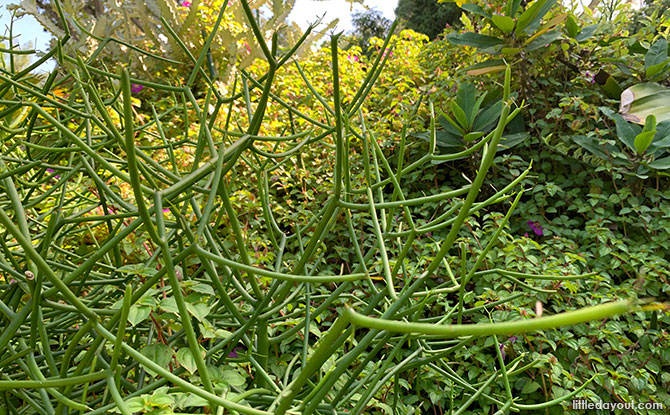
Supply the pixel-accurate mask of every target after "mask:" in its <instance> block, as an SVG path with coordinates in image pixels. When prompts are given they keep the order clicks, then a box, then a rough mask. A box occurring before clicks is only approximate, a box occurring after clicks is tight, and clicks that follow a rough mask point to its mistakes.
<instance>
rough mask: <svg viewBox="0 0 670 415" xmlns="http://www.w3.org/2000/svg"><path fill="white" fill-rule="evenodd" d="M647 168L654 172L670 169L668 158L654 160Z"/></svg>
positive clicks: (669, 157) (669, 159)
mask: <svg viewBox="0 0 670 415" xmlns="http://www.w3.org/2000/svg"><path fill="white" fill-rule="evenodd" d="M647 167H650V168H652V169H654V170H667V169H670V156H668V157H663V158H660V159H658V160H654V161H652V162H651V163H649V164H647Z"/></svg>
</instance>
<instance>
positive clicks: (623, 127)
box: [600, 107, 641, 151]
mask: <svg viewBox="0 0 670 415" xmlns="http://www.w3.org/2000/svg"><path fill="white" fill-rule="evenodd" d="M600 109H601V110H602V112H604V113H605V115H607V116H608V117H609V118H611V119H612V120H614V122H615V123H616V133H617V136H618V137H619V140H621V141H622V142H623V143H624V144H625V145H626V146H627V147H628V148H629V149H631V150H632V151H636V149H635V137H636V136H637V135H638V134H640V132H641V128H640V127H638V126H637V125H635V124H630V123H628V122H627V121H626V120H625V119H624V118H623V117H622V116H621V115H619V114H617V113H615V112H614V111H612V110H611V109H609V108H606V107H601V108H600Z"/></svg>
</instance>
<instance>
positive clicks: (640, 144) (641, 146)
mask: <svg viewBox="0 0 670 415" xmlns="http://www.w3.org/2000/svg"><path fill="white" fill-rule="evenodd" d="M652 117H653V115H652ZM654 135H656V130H654V131H645V132H643V133H640V134H638V135H636V136H635V151H637V154H639V155H642V154H644V152H645V151H647V147H649V144H651V142H652V140H653V139H654Z"/></svg>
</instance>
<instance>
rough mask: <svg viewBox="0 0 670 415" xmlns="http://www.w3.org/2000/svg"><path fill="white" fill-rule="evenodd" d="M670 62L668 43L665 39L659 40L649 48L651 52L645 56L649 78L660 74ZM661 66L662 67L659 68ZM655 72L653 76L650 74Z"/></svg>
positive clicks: (645, 65)
mask: <svg viewBox="0 0 670 415" xmlns="http://www.w3.org/2000/svg"><path fill="white" fill-rule="evenodd" d="M667 62H668V41H667V40H665V38H662V37H661V38H659V39H658V40H657V41H656V42H654V44H653V45H651V46H650V47H649V51H647V54H646V55H645V56H644V67H645V69H646V75H647V78H650V77H651V76H653V75H655V74H656V73H658V72H660V70H661V69H662V68H663V67H664V66H665V65H666V64H667ZM659 66H660V67H659ZM650 72H653V74H650Z"/></svg>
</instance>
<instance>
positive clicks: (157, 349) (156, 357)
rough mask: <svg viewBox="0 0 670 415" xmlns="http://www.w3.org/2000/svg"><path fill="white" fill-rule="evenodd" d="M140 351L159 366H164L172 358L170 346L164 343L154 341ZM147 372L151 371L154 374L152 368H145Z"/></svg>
mask: <svg viewBox="0 0 670 415" xmlns="http://www.w3.org/2000/svg"><path fill="white" fill-rule="evenodd" d="M140 353H142V355H143V356H145V357H146V358H148V359H149V360H151V361H152V362H154V363H156V364H157V365H159V366H160V367H163V368H166V369H167V367H168V365H169V364H170V360H172V355H173V354H174V352H173V351H172V349H171V348H169V347H168V346H166V345H164V344H163V343H155V344H152V345H149V346H146V347H144V348H142V350H140ZM146 370H147V372H149V373H152V374H153V375H156V374H155V373H154V372H153V371H152V370H150V369H146Z"/></svg>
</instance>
